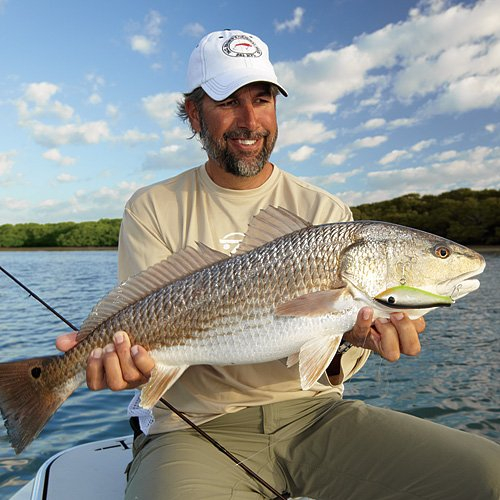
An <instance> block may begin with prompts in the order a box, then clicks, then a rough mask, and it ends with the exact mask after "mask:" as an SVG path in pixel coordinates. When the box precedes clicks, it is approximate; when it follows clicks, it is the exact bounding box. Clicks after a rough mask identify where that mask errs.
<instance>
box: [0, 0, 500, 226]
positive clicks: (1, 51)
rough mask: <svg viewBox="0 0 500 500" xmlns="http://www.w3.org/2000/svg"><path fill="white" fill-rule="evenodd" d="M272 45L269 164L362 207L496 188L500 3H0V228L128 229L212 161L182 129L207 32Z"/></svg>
mask: <svg viewBox="0 0 500 500" xmlns="http://www.w3.org/2000/svg"><path fill="white" fill-rule="evenodd" d="M224 28H233V29H241V30H244V31H248V32H251V33H254V34H256V35H258V36H260V37H261V38H262V39H263V40H265V41H266V43H267V44H268V45H269V47H270V52H271V59H272V61H273V63H275V68H276V72H277V74H278V77H279V78H280V80H281V83H282V84H283V86H284V87H285V88H286V89H287V90H288V92H289V97H288V98H286V99H285V98H279V103H278V119H279V124H280V131H279V139H278V144H277V148H276V150H275V152H274V153H273V156H272V160H273V161H274V162H275V163H276V164H278V165H279V166H280V167H282V168H284V169H286V170H288V171H290V172H292V173H293V174H295V175H297V176H300V177H303V178H306V179H307V180H309V181H311V182H313V183H315V184H318V185H320V186H322V187H323V188H325V189H327V190H328V191H330V192H332V193H335V194H337V195H339V196H340V197H341V198H342V199H344V200H345V201H346V202H348V203H349V204H351V205H353V206H355V205H358V204H361V203H366V202H373V201H380V200H385V199H390V198H393V197H396V196H400V195H402V194H405V193H409V192H418V193H421V194H436V193H440V192H443V191H448V190H451V189H456V188H460V187H470V188H473V189H484V188H496V189H498V188H499V186H500V113H499V111H500V0H483V1H477V2H474V1H465V2H456V1H451V0H450V1H445V0H425V1H418V0H411V1H410V0H304V1H297V2H290V1H285V0H272V1H269V0H267V1H262V0H254V1H253V2H251V3H250V4H245V6H244V7H243V4H234V3H232V2H227V1H225V0H224V1H213V2H206V1H205V0H203V1H199V0H195V1H192V2H177V1H176V2H167V1H151V0H144V1H140V2H139V1H132V0H106V1H105V2H103V1H101V0H99V1H95V0H86V1H85V2H77V1H69V0H64V1H63V0H51V1H47V0H0V224H5V223H17V222H60V221H68V220H72V221H85V220H97V219H99V218H102V217H112V218H114V217H120V216H121V213H122V210H123V206H124V203H125V201H126V200H127V199H128V197H129V196H130V195H131V194H132V193H133V192H134V191H135V190H136V189H137V188H139V187H141V186H144V185H146V184H151V183H153V182H156V181H159V180H161V179H164V178H167V177H171V176H173V175H176V174H178V173H179V172H181V171H183V170H186V169H187V168H190V167H193V166H196V165H198V164H200V163H202V162H203V161H204V159H205V155H204V153H203V151H202V150H201V148H200V146H199V143H198V142H197V141H196V139H194V140H188V137H189V135H190V134H189V131H188V129H187V127H186V126H185V125H184V124H183V123H182V122H180V120H179V119H178V118H176V116H175V102H176V100H177V99H178V96H179V93H180V92H182V91H183V90H184V89H185V72H186V64H187V60H188V58H189V54H190V53H191V50H192V49H193V47H194V46H195V45H196V43H197V42H198V40H199V39H200V38H201V37H202V36H203V35H204V34H206V33H208V32H210V31H214V30H218V29H224Z"/></svg>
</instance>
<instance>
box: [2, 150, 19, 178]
mask: <svg viewBox="0 0 500 500" xmlns="http://www.w3.org/2000/svg"><path fill="white" fill-rule="evenodd" d="M15 155H16V153H15V151H7V152H4V153H2V152H0V175H5V174H7V173H8V172H10V170H11V169H12V166H13V165H14V156H15Z"/></svg>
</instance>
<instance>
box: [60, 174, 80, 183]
mask: <svg viewBox="0 0 500 500" xmlns="http://www.w3.org/2000/svg"><path fill="white" fill-rule="evenodd" d="M56 179H57V182H60V183H62V184H66V183H68V182H74V181H76V180H77V178H76V177H75V176H74V175H71V174H65V173H63V174H59V175H58V176H57V177H56Z"/></svg>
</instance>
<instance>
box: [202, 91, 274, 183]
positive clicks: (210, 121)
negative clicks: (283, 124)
mask: <svg viewBox="0 0 500 500" xmlns="http://www.w3.org/2000/svg"><path fill="white" fill-rule="evenodd" d="M199 119H200V131H199V134H200V140H201V143H202V144H203V148H204V149H205V151H206V152H207V155H208V157H209V159H211V160H214V161H216V162H217V163H218V164H219V165H220V166H221V167H222V168H224V170H225V171H226V172H229V173H231V174H234V175H238V176H243V177H251V176H254V175H257V174H258V173H259V172H260V171H261V170H262V169H263V167H264V165H265V164H266V163H267V161H268V160H269V157H270V155H271V152H272V150H273V148H274V144H275V143H276V138H277V135H278V127H277V123H276V100H275V98H274V96H273V95H272V94H271V91H270V87H269V85H266V84H263V83H254V84H250V85H246V86H245V87H242V88H241V89H239V90H237V91H236V92H235V93H234V94H232V95H231V96H229V97H228V98H227V99H225V100H224V101H214V100H212V99H210V97H208V96H205V98H204V100H203V103H202V106H201V110H200V112H199Z"/></svg>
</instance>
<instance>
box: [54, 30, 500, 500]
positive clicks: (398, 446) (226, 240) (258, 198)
mask: <svg viewBox="0 0 500 500" xmlns="http://www.w3.org/2000/svg"><path fill="white" fill-rule="evenodd" d="M187 90H188V92H187V93H186V94H185V99H184V101H183V103H181V105H180V108H179V114H180V116H181V117H183V118H184V119H186V120H188V121H189V124H190V126H191V129H192V131H193V132H194V133H195V134H197V135H198V136H199V139H200V141H201V143H202V145H203V148H204V149H205V151H206V153H207V157H208V159H207V162H206V163H205V165H203V166H200V167H197V168H194V169H191V170H188V171H187V172H184V173H183V174H181V175H179V176H177V177H175V178H173V179H168V180H166V181H163V182H160V183H158V184H155V185H153V186H149V187H147V188H143V189H141V190H139V191H138V192H137V193H136V194H135V195H134V196H133V197H132V198H131V200H129V202H128V203H127V206H126V208H125V213H124V217H123V223H122V228H121V233H120V246H119V274H120V279H121V280H124V279H126V278H127V277H129V276H131V275H133V274H136V273H138V272H140V271H141V270H143V269H145V268H147V267H148V266H150V265H152V264H155V263H156V262H157V261H159V260H162V259H165V258H166V257H168V256H169V255H171V254H173V253H175V252H177V251H179V250H181V249H182V248H184V247H186V246H188V245H193V244H195V243H196V242H197V241H201V242H203V243H205V244H206V245H208V246H210V247H212V248H215V249H217V250H220V251H226V252H227V251H228V250H234V241H235V240H236V241H237V240H238V239H241V237H242V236H243V233H244V231H245V230H246V227H247V225H248V222H249V221H250V219H251V217H252V216H253V215H255V214H256V213H257V212H258V211H259V210H260V209H262V208H265V207H267V206H268V205H275V206H281V207H284V208H286V209H288V210H290V211H292V212H294V213H296V214H298V215H299V216H301V217H302V218H304V219H306V220H308V221H310V222H312V223H315V224H317V223H324V222H335V221H347V220H350V219H351V213H350V211H349V209H348V207H347V206H346V205H345V204H344V203H342V202H341V201H340V200H338V199H337V198H336V197H334V196H332V195H331V194H329V193H326V192H325V191H322V190H320V189H318V188H315V187H313V186H310V185H308V184H306V183H304V182H302V181H300V180H298V179H297V178H295V177H293V176H291V175H289V174H287V173H285V172H284V171H282V170H280V169H279V168H278V167H277V166H276V165H273V164H272V163H270V162H269V156H270V154H271V151H272V149H273V147H274V144H275V141H276V137H277V130H278V127H277V120H276V96H277V94H279V93H281V94H282V95H283V96H286V95H287V93H286V91H285V89H283V87H281V86H280V84H279V83H278V80H277V78H276V75H275V73H274V70H273V68H272V65H271V63H270V61H269V58H268V49H267V46H266V45H265V44H264V43H263V42H262V41H261V40H260V39H259V38H258V37H256V36H254V35H250V34H247V33H243V32H241V31H230V30H226V31H223V32H215V33H211V34H209V35H207V36H206V37H205V38H203V40H202V41H201V42H200V44H199V45H198V46H197V47H196V48H195V50H194V51H193V54H192V56H191V59H190V62H189V69H188V89H187ZM232 244H233V248H231V245H232ZM228 246H229V249H228ZM423 329H424V321H423V320H422V319H421V320H416V321H410V320H409V319H408V318H407V317H406V316H405V315H404V314H400V313H396V314H393V315H392V316H391V319H390V320H377V321H375V323H374V324H372V311H371V310H370V309H369V308H364V309H362V310H361V311H360V314H359V316H358V320H357V322H356V325H355V327H354V328H353V329H352V331H350V332H347V333H346V334H345V335H344V340H345V343H344V346H343V348H342V350H341V351H342V353H341V354H340V353H339V354H337V355H336V357H335V359H334V362H333V363H332V365H331V367H330V368H329V370H328V375H329V377H327V376H326V375H324V376H323V377H322V378H321V379H320V380H319V381H318V382H317V383H316V384H315V385H314V386H313V387H312V388H311V389H310V390H307V391H303V390H301V388H300V382H299V377H298V372H297V367H291V368H287V367H286V366H285V364H284V363H283V362H282V361H280V360H277V361H274V362H270V363H262V364H259V365H245V366H192V367H190V368H189V369H188V370H187V371H186V372H185V373H184V374H183V375H182V377H181V378H180V379H179V380H178V381H177V382H176V383H175V384H174V386H173V387H172V388H171V389H170V390H169V391H168V392H167V394H166V396H165V397H166V398H167V399H168V401H169V402H170V403H171V404H173V405H174V406H175V407H176V408H178V409H179V410H180V411H182V412H183V413H185V414H186V415H187V416H189V417H190V418H191V419H192V420H193V421H194V422H195V423H197V424H199V425H201V426H202V428H203V429H204V430H205V431H206V432H208V433H209V434H210V435H211V436H212V437H214V438H215V439H217V440H218V441H219V442H220V443H221V444H222V445H223V446H225V447H226V448H228V449H229V450H230V451H232V452H233V453H234V454H235V455H236V456H237V457H238V459H240V460H241V461H244V463H246V464H247V465H248V466H249V467H250V468H252V469H253V470H254V471H256V472H257V473H258V474H259V475H260V476H261V477H263V478H264V479H265V480H266V481H267V482H268V483H269V484H271V485H272V486H273V487H274V488H275V489H277V490H278V491H290V492H291V494H292V495H294V496H299V495H307V496H310V497H312V498H316V499H318V500H320V499H331V498H336V499H337V498H338V499H347V498H356V499H365V498H366V499H378V498H394V499H403V498H412V499H413V498H436V499H440V500H443V499H447V498H449V499H452V498H453V499H457V498H467V499H470V498H497V495H498V494H499V492H500V489H498V488H500V487H499V486H498V480H497V485H496V486H493V482H494V481H495V479H494V478H495V477H496V475H495V471H494V460H495V459H496V460H500V455H499V453H498V447H497V446H496V445H495V444H493V443H490V442H488V441H487V440H484V439H482V438H478V437H475V436H472V435H467V434H464V433H459V432H457V431H453V430H451V429H447V428H444V427H441V426H438V425H435V424H432V423H428V422H424V421H421V420H419V419H415V418H412V417H409V416H406V415H402V414H399V413H396V412H392V411H388V410H381V409H376V408H370V407H368V406H366V405H364V404H362V403H361V402H354V401H343V400H342V399H341V396H342V390H343V382H344V381H346V380H347V379H348V378H349V377H351V376H352V375H353V374H354V373H356V372H357V371H358V370H359V369H360V368H361V367H362V366H363V364H364V363H365V362H366V359H367V358H368V355H369V352H370V351H375V352H377V353H379V354H380V355H381V356H383V357H384V358H386V359H388V360H390V361H395V360H397V359H398V358H399V356H400V355H401V354H406V355H416V354H418V352H419V351H420V343H419V338H418V336H419V333H421V332H422V331H423ZM64 342H66V345H63V344H64ZM69 344H71V337H66V338H65V339H60V340H59V346H60V347H62V348H67V345H69ZM153 367H154V361H153V360H152V359H151V358H150V357H149V355H148V353H147V352H146V351H145V350H144V349H143V348H142V347H141V346H131V345H130V341H129V339H128V336H127V335H126V332H117V333H116V335H115V337H114V344H113V345H108V346H106V347H105V348H104V350H102V349H96V350H95V351H94V352H93V353H92V355H91V356H90V358H89V361H88V367H87V383H88V386H89V387H90V388H91V389H94V390H100V389H104V388H107V387H108V388H110V389H112V390H122V389H128V388H135V387H138V386H139V385H141V384H143V383H145V382H146V381H147V380H148V377H149V374H150V372H151V370H152V369H153ZM130 414H131V415H132V416H133V419H134V420H133V421H134V422H135V428H136V429H135V430H136V439H135V441H134V460H133V462H132V464H131V466H130V468H129V471H128V486H127V491H126V498H127V499H160V498H168V499H181V498H182V499H185V498H200V499H208V498H213V499H223V498H234V499H246V498H248V499H250V498H252V499H253V498H255V499H256V498H271V496H269V495H270V493H269V491H267V490H266V488H264V487H263V486H261V485H260V484H259V483H257V482H256V481H255V480H254V479H252V478H250V477H249V476H247V475H246V474H245V472H244V471H242V470H241V469H240V468H238V467H237V466H235V465H234V464H232V463H231V462H230V461H229V460H228V459H227V457H225V456H224V455H222V454H221V453H220V452H219V451H218V450H216V449H215V448H213V447H212V446H211V445H210V444H209V443H207V442H206V441H205V440H204V439H203V438H202V437H201V436H200V435H198V434H196V433H195V432H194V431H192V430H190V429H186V425H185V424H184V423H183V422H182V421H181V420H180V419H179V418H178V417H177V416H176V415H174V414H172V413H171V412H170V411H169V410H168V409H167V408H166V407H165V406H164V405H163V404H162V403H161V402H160V403H158V404H157V405H156V407H155V408H154V409H153V411H152V412H151V413H149V412H145V411H144V410H142V409H141V408H140V407H139V406H138V404H137V400H136V399H134V401H133V402H132V403H131V406H130ZM139 428H140V430H139ZM497 465H498V462H497ZM497 472H498V471H497ZM495 487H496V488H497V489H496V490H494V488H495Z"/></svg>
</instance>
